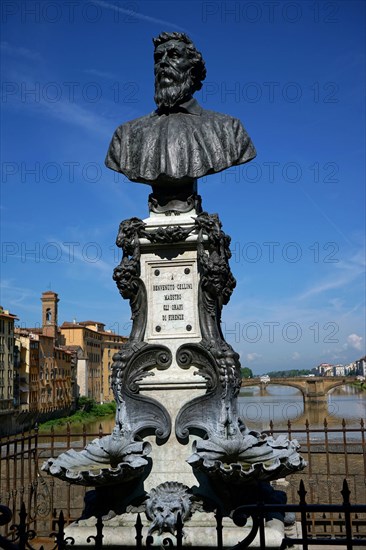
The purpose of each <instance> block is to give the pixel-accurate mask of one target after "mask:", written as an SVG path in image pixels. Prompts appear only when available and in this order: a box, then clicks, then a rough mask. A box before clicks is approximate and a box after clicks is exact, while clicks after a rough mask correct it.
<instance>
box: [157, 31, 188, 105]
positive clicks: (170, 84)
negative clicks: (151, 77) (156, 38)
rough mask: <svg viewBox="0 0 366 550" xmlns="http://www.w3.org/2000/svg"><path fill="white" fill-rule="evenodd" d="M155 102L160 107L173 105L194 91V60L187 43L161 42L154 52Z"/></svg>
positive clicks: (175, 41)
mask: <svg viewBox="0 0 366 550" xmlns="http://www.w3.org/2000/svg"><path fill="white" fill-rule="evenodd" d="M154 61H155V68H154V72H155V102H156V104H157V106H158V107H159V108H160V107H168V108H169V107H173V106H174V105H176V104H177V103H179V102H180V101H181V100H182V99H184V98H185V97H187V96H189V95H191V94H192V93H193V82H192V78H191V69H192V61H191V59H190V57H189V54H188V51H187V48H186V45H185V44H184V43H183V42H180V41H179V40H169V41H168V42H164V43H163V44H160V45H159V46H158V47H157V48H156V49H155V53H154Z"/></svg>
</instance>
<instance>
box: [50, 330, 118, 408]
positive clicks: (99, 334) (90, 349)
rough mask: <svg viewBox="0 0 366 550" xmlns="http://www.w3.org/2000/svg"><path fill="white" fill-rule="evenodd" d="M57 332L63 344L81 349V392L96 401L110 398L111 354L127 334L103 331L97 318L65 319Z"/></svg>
mask: <svg viewBox="0 0 366 550" xmlns="http://www.w3.org/2000/svg"><path fill="white" fill-rule="evenodd" d="M60 332H61V339H62V340H63V342H64V345H65V346H67V347H70V346H77V347H79V348H80V349H81V350H82V354H81V355H80V357H79V359H78V368H77V383H78V386H79V391H80V395H85V396H87V397H90V398H92V399H94V400H95V401H97V402H98V403H103V402H104V401H112V400H113V394H112V392H111V389H110V382H111V372H112V369H111V366H112V358H113V355H114V353H116V352H117V351H118V350H120V349H121V348H122V345H123V344H124V343H125V342H126V341H127V338H126V337H124V336H120V335H118V334H114V333H113V332H111V331H106V330H105V324H104V323H100V322H98V321H80V322H78V323H77V322H76V321H74V322H72V323H70V322H65V323H63V324H62V325H61V327H60ZM79 363H80V364H79Z"/></svg>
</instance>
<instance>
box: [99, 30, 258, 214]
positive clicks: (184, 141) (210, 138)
mask: <svg viewBox="0 0 366 550" xmlns="http://www.w3.org/2000/svg"><path fill="white" fill-rule="evenodd" d="M153 42H154V46H155V52H154V63H155V68H154V72H155V98H154V99H155V102H156V104H157V110H156V111H154V112H153V113H151V114H149V115H147V116H143V117H141V118H137V119H135V120H132V121H130V122H126V123H125V124H122V125H121V126H119V127H118V128H117V130H116V131H115V133H114V135H113V137H112V141H111V144H110V146H109V150H108V154H107V157H106V165H107V166H108V168H111V169H112V170H115V171H117V172H121V173H122V174H124V175H125V176H126V177H127V178H128V179H129V180H130V181H134V182H139V183H146V184H149V185H151V186H152V188H153V192H154V196H155V197H156V198H157V199H158V202H159V203H162V202H164V203H167V199H170V200H171V199H174V198H182V199H183V200H184V196H186V197H187V196H188V195H189V194H191V193H192V192H194V191H195V184H196V180H197V178H201V177H203V176H206V175H208V174H214V173H216V172H220V171H221V170H225V169H226V168H229V167H230V166H234V165H237V164H242V163H244V162H248V161H250V160H251V159H253V158H254V157H255V155H256V152H255V148H254V146H253V143H252V141H251V139H250V137H249V136H248V134H247V132H246V131H245V129H244V127H243V125H242V124H241V122H240V121H239V120H238V119H235V118H233V117H231V116H228V115H224V114H221V113H216V112H214V111H209V110H205V109H203V108H202V107H201V106H200V105H199V104H198V103H197V101H196V100H195V99H194V98H193V94H194V92H196V91H198V90H200V89H201V87H202V81H203V80H204V79H205V77H206V68H205V63H204V61H203V59H202V55H201V53H200V52H198V51H197V50H196V48H195V46H194V44H193V43H192V41H191V40H190V38H188V36H187V35H186V34H183V33H178V32H173V33H166V32H163V33H161V34H160V35H159V36H158V37H157V38H155V39H154V40H153ZM164 199H165V200H164Z"/></svg>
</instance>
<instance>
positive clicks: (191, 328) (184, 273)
mask: <svg viewBox="0 0 366 550" xmlns="http://www.w3.org/2000/svg"><path fill="white" fill-rule="evenodd" d="M148 280H149V292H148V296H149V307H148V317H149V323H148V326H149V337H150V338H153V337H156V338H166V337H168V336H172V337H177V338H183V337H187V336H188V335H189V336H190V337H192V335H193V336H195V335H198V334H197V331H198V312H197V284H198V283H197V269H196V262H195V261H194V260H192V261H189V260H182V261H178V260H177V261H169V262H167V263H166V264H164V263H162V262H159V263H158V264H157V263H156V262H154V263H150V264H149V278H148Z"/></svg>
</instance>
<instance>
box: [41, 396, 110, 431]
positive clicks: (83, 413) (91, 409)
mask: <svg viewBox="0 0 366 550" xmlns="http://www.w3.org/2000/svg"><path fill="white" fill-rule="evenodd" d="M115 412H116V403H115V402H114V401H113V402H111V403H103V404H102V405H98V404H97V403H95V402H94V401H92V400H91V399H88V398H81V399H80V400H79V403H78V408H77V410H76V411H75V412H74V413H73V414H71V415H70V416H64V417H62V418H55V419H53V420H48V421H47V422H43V423H41V424H39V426H38V429H39V431H43V432H44V431H48V430H50V429H51V428H60V427H63V426H66V425H67V424H90V423H92V422H97V421H102V420H103V421H104V420H109V419H112V418H113V416H114V414H115Z"/></svg>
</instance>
